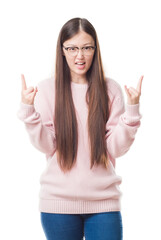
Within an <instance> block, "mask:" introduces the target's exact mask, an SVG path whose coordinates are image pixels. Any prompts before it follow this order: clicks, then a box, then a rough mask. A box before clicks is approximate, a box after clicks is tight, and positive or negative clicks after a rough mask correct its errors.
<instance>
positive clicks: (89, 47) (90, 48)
mask: <svg viewBox="0 0 161 240" xmlns="http://www.w3.org/2000/svg"><path fill="white" fill-rule="evenodd" d="M84 49H85V51H88V50H92V47H91V46H87V47H84Z"/></svg>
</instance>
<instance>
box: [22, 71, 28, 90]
mask: <svg viewBox="0 0 161 240" xmlns="http://www.w3.org/2000/svg"><path fill="white" fill-rule="evenodd" d="M21 82H22V90H26V89H27V86H26V81H25V77H24V75H23V74H21Z"/></svg>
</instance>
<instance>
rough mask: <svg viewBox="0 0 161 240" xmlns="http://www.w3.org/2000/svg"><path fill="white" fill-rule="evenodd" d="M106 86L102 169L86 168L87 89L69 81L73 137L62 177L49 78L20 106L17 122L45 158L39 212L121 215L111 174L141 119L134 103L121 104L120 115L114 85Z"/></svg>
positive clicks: (119, 93)
mask: <svg viewBox="0 0 161 240" xmlns="http://www.w3.org/2000/svg"><path fill="white" fill-rule="evenodd" d="M107 84H108V89H109V93H108V94H109V98H110V117H109V120H108V122H107V124H106V129H107V130H108V133H107V134H106V136H105V138H106V143H107V149H108V156H109V159H110V164H109V165H108V166H109V167H108V169H105V168H103V166H97V167H96V166H95V165H94V167H93V168H92V169H90V157H89V156H90V153H89V144H88V135H87V126H86V123H87V117H88V109H87V107H86V101H85V94H86V90H87V86H88V85H87V84H77V83H74V82H71V89H72V96H73V101H74V105H75V108H76V116H77V121H78V136H79V137H78V154H77V162H76V164H75V166H74V167H73V168H72V170H71V171H70V172H68V173H63V171H61V169H60V168H59V165H58V163H57V158H56V152H55V151H56V140H55V130H54V124H53V116H54V105H55V104H54V94H55V82H54V78H49V79H45V80H43V81H41V82H39V84H38V92H37V95H36V97H35V103H34V105H27V104H24V103H20V109H19V111H18V118H19V119H20V120H22V121H23V122H24V124H25V126H26V130H27V132H28V134H29V137H30V140H31V143H32V144H33V145H34V146H35V147H36V148H37V149H38V150H40V151H41V152H43V153H45V155H46V159H47V165H46V169H45V171H44V172H43V174H42V176H41V179H40V184H41V190H40V203H39V210H40V211H41V212H48V213H69V214H81V213H97V212H107V211H120V210H121V206H120V198H121V192H120V189H119V185H120V184H121V181H122V180H121V177H120V176H117V175H116V173H115V158H118V157H120V156H122V155H123V154H125V153H126V152H127V151H128V150H129V148H130V146H131V144H132V143H133V141H134V138H135V134H136V132H137V129H138V127H139V126H140V119H141V115H140V113H139V104H137V105H126V110H125V107H124V99H123V94H122V91H121V88H120V86H119V85H118V83H116V82H115V81H114V80H112V79H109V78H107ZM62 111H63V109H62Z"/></svg>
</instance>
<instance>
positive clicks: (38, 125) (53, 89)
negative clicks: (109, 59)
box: [18, 18, 143, 240]
mask: <svg viewBox="0 0 161 240" xmlns="http://www.w3.org/2000/svg"><path fill="white" fill-rule="evenodd" d="M21 78H22V100H21V105H20V109H19V112H18V117H19V118H20V119H21V120H22V121H23V122H24V123H25V126H26V129H27V132H28V134H29V137H30V140H31V142H32V144H33V145H34V146H35V147H36V148H37V149H39V150H40V151H41V152H43V153H45V154H46V158H47V167H46V170H45V171H44V173H43V174H42V176H41V179H40V183H41V191H40V205H39V210H40V212H41V222H42V227H43V229H44V233H45V235H46V238H47V239H48V240H61V239H62V240H81V239H83V236H85V238H86V239H88V240H96V239H97V240H98V239H99V240H107V239H108V240H110V239H113V240H121V239H122V235H123V234H122V216H121V207H120V197H121V192H120V189H119V185H120V184H121V178H120V177H119V176H117V175H116V173H115V158H117V157H120V156H122V155H123V154H125V153H126V152H127V151H128V150H129V148H130V146H131V144H132V143H133V141H134V138H135V134H136V132H137V129H138V127H139V126H140V119H141V115H140V113H139V98H140V95H141V85H142V80H143V76H142V77H141V78H140V80H139V83H138V86H137V88H136V89H134V88H127V87H126V86H125V91H126V94H127V105H126V110H125V108H124V99H123V95H122V91H121V88H120V86H119V84H118V83H116V82H115V81H114V80H112V79H110V78H105V76H104V72H103V66H102V61H101V54H100V48H99V42H98V38H97V34H96V31H95V29H94V27H93V26H92V24H91V23H90V22H89V21H88V20H86V19H81V18H74V19H71V20H69V21H68V22H67V23H65V24H64V26H63V27H62V29H61V31H60V34H59V38H58V42H57V52H56V66H55V77H54V78H53V77H51V78H49V79H46V80H43V81H41V82H40V83H39V84H38V87H36V88H33V87H30V88H27V86H26V82H25V78H24V75H22V76H21Z"/></svg>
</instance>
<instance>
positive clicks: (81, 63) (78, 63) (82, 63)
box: [76, 62, 85, 65]
mask: <svg viewBox="0 0 161 240" xmlns="http://www.w3.org/2000/svg"><path fill="white" fill-rule="evenodd" d="M76 64H77V65H84V64H85V62H77V63H76Z"/></svg>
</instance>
